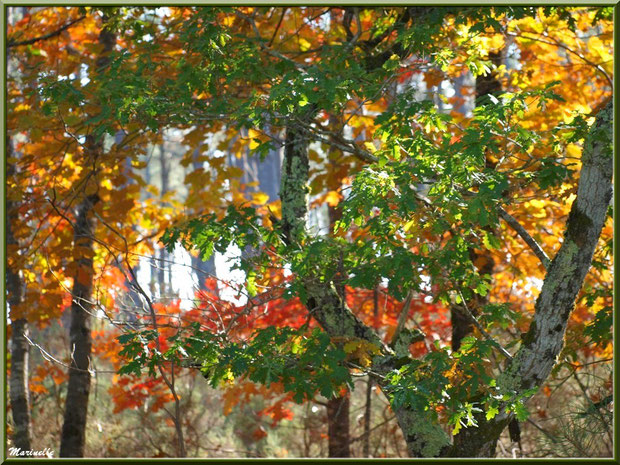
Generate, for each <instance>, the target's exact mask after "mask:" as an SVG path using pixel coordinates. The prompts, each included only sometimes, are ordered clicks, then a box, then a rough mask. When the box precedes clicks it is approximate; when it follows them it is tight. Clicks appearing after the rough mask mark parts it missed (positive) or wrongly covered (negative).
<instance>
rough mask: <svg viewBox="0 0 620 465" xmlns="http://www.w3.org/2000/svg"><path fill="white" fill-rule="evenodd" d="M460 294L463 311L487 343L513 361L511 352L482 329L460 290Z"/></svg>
mask: <svg viewBox="0 0 620 465" xmlns="http://www.w3.org/2000/svg"><path fill="white" fill-rule="evenodd" d="M458 293H459V296H460V297H461V301H462V302H463V309H464V310H465V313H467V316H468V317H469V318H470V319H471V321H472V323H473V324H474V325H475V326H476V328H478V331H480V333H481V334H482V335H483V336H484V338H485V339H486V340H487V341H489V342H491V343H493V345H494V346H495V347H497V349H498V350H499V351H500V352H501V353H502V355H504V357H506V358H507V359H508V360H512V355H511V354H510V352H508V351H507V350H506V349H504V347H502V345H501V344H500V343H499V342H497V341H496V340H495V339H493V336H491V335H490V334H489V333H487V331H486V330H485V329H484V328H483V327H482V325H481V324H480V322H479V321H478V319H477V318H476V317H475V316H474V314H473V313H472V312H471V311H470V310H469V307H468V306H467V303H466V302H465V297H463V294H462V292H461V291H460V290H459V291H458Z"/></svg>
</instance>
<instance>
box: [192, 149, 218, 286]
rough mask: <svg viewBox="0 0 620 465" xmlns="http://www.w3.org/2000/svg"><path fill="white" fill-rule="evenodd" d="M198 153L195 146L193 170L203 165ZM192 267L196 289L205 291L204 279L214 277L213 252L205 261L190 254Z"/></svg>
mask: <svg viewBox="0 0 620 465" xmlns="http://www.w3.org/2000/svg"><path fill="white" fill-rule="evenodd" d="M199 155H200V149H199V148H197V149H196V150H194V154H193V156H194V160H193V161H192V166H193V168H194V171H197V170H199V169H200V168H202V167H203V163H202V162H201V161H199V160H197V157H198V156H199ZM192 269H193V270H194V273H195V274H196V278H197V281H198V289H199V290H201V291H206V290H207V286H206V279H207V278H215V277H216V271H215V254H213V255H211V257H209V259H208V260H206V261H205V260H203V259H202V258H201V257H200V256H198V257H194V256H192ZM211 291H212V292H215V294H216V295H219V292H218V288H217V287H216V288H215V289H214V290H211Z"/></svg>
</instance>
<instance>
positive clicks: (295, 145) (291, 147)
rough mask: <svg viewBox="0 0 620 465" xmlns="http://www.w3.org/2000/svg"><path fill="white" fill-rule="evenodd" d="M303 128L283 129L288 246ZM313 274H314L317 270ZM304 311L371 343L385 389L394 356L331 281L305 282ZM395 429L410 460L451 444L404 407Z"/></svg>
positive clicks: (299, 207)
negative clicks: (399, 433) (411, 457)
mask: <svg viewBox="0 0 620 465" xmlns="http://www.w3.org/2000/svg"><path fill="white" fill-rule="evenodd" d="M305 134H306V132H304V131H303V129H300V128H296V127H295V126H292V125H291V126H289V127H287V130H286V138H285V150H284V163H283V165H282V188H281V190H280V198H281V199H282V231H283V236H284V239H285V240H286V241H287V242H288V243H289V244H298V243H299V242H300V241H302V240H303V236H304V231H305V227H306V216H307V213H308V192H309V187H308V174H309V166H308V154H307V150H308V140H307V136H306V135H305ZM317 271H318V270H317ZM303 279H304V287H305V290H306V294H307V298H306V302H305V303H306V307H307V308H308V311H309V312H310V314H311V315H312V316H313V317H314V319H315V320H316V321H317V322H318V323H319V325H320V326H321V327H322V328H323V329H324V330H325V331H326V332H327V334H329V335H330V336H332V337H339V338H342V337H345V338H360V339H365V340H366V341H368V342H371V343H372V344H374V345H375V346H377V347H378V348H379V349H380V350H381V355H378V356H376V357H375V358H374V360H373V373H374V374H373V376H375V377H376V380H377V383H378V385H379V386H380V387H381V388H382V389H385V388H386V387H387V386H386V382H385V375H386V374H388V373H389V372H390V371H391V370H392V369H393V368H394V367H395V363H396V358H395V357H394V353H393V351H392V350H391V349H390V348H389V347H387V346H386V345H385V344H384V343H383V341H382V340H381V338H380V337H379V336H378V335H377V333H376V332H375V331H374V330H373V329H372V328H370V327H368V326H366V325H365V324H364V323H363V322H362V321H361V320H360V319H359V318H358V317H357V316H356V315H354V314H353V312H351V310H350V309H349V308H348V306H347V305H346V303H345V302H344V301H343V300H342V299H341V298H340V295H339V294H338V292H337V290H336V287H335V286H334V283H333V282H323V281H321V279H320V278H319V275H318V273H317V275H316V276H313V275H308V276H305V277H304V278H303ZM394 413H395V414H396V418H397V420H398V424H399V425H400V428H401V429H402V431H403V434H404V436H405V440H406V442H407V449H408V452H409V454H410V455H411V456H413V457H433V456H437V455H439V454H440V453H441V451H442V450H443V449H444V448H445V447H447V446H448V445H449V444H450V441H449V439H448V436H447V434H446V433H445V432H444V431H443V430H442V429H441V427H440V425H439V424H432V423H429V422H428V420H427V419H426V418H424V417H423V415H421V414H420V413H418V412H416V411H414V410H412V409H410V408H407V407H399V408H395V409H394Z"/></svg>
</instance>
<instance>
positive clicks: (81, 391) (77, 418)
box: [60, 195, 99, 457]
mask: <svg viewBox="0 0 620 465" xmlns="http://www.w3.org/2000/svg"><path fill="white" fill-rule="evenodd" d="M98 200H99V198H98V197H97V196H96V195H91V196H88V197H86V198H85V199H84V200H83V201H82V202H81V204H80V206H79V207H78V216H77V219H76V223H75V225H74V249H75V255H76V263H77V270H76V272H75V275H74V277H73V290H72V295H73V300H72V301H71V327H70V329H69V337H70V340H71V368H70V369H69V384H68V387H67V399H66V401H65V415H64V423H63V426H62V437H61V440H60V456H61V457H83V456H84V443H85V439H86V434H85V433H86V416H87V412H88V396H89V394H90V372H89V367H90V354H91V346H92V338H91V332H90V331H91V321H90V319H91V318H90V317H91V313H92V310H93V303H92V300H91V299H92V289H93V273H94V270H93V258H92V257H93V254H94V251H93V239H92V238H93V220H92V215H91V211H92V209H93V207H94V206H95V204H96V203H97V202H98Z"/></svg>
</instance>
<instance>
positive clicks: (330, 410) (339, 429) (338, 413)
mask: <svg viewBox="0 0 620 465" xmlns="http://www.w3.org/2000/svg"><path fill="white" fill-rule="evenodd" d="M349 405H350V404H349V396H348V394H345V395H344V396H339V397H334V398H333V399H329V400H328V401H327V436H328V438H329V447H328V451H329V457H351V451H350V447H349V445H350V441H351V438H350V436H349Z"/></svg>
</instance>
